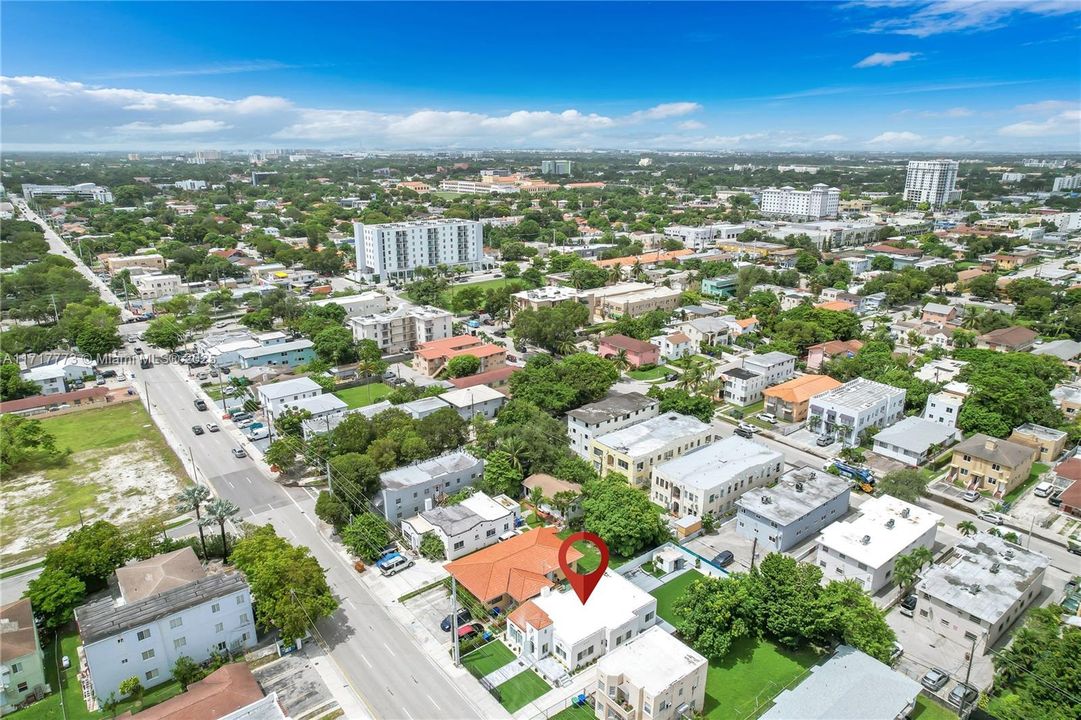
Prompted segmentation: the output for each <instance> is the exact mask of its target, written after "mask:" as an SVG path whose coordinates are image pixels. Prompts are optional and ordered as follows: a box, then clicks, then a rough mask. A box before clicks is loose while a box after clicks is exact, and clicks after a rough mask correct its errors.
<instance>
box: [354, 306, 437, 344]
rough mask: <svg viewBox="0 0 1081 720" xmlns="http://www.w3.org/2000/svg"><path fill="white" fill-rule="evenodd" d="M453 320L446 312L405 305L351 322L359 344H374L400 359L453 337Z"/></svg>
mask: <svg viewBox="0 0 1081 720" xmlns="http://www.w3.org/2000/svg"><path fill="white" fill-rule="evenodd" d="M452 320H453V316H452V315H451V314H450V313H449V312H447V311H446V310H440V309H439V308H437V307H431V306H428V305H409V304H408V303H403V304H402V305H400V306H398V307H397V308H394V309H393V310H388V311H387V312H380V313H374V314H372V315H359V316H357V317H353V318H350V319H349V326H350V327H351V328H352V330H353V337H354V339H356V340H357V341H358V342H359V341H361V340H374V341H375V344H376V345H378V346H379V349H380V350H381V351H382V352H383V354H384V355H397V354H400V353H404V352H408V351H410V350H413V349H414V348H416V346H417V345H418V344H420V343H425V342H431V341H432V340H443V339H445V338H449V337H451V335H453V331H452Z"/></svg>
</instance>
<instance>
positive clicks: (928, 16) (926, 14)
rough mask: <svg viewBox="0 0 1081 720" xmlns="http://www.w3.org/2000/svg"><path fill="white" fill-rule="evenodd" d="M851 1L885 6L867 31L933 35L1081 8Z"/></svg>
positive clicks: (1039, 0) (1049, 0)
mask: <svg viewBox="0 0 1081 720" xmlns="http://www.w3.org/2000/svg"><path fill="white" fill-rule="evenodd" d="M849 5H862V6H865V7H870V8H874V9H878V10H882V9H886V10H887V12H889V13H890V17H885V18H881V19H879V20H876V21H874V22H873V23H872V24H871V26H870V27H869V28H867V30H868V32H876V33H893V34H897V35H910V36H913V37H920V38H923V37H930V36H932V35H940V34H943V33H953V32H985V31H988V30H995V29H997V28H1001V27H1005V26H1006V25H1008V24H1009V20H1010V18H1011V17H1012V16H1014V15H1021V14H1032V15H1041V16H1059V15H1069V14H1073V13H1077V12H1081V4H1079V3H1078V2H1077V0H934V1H932V2H928V0H907V1H905V0H901V1H898V0H886V2H883V1H882V0H864V1H862V2H853V3H850V4H849Z"/></svg>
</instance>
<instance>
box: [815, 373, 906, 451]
mask: <svg viewBox="0 0 1081 720" xmlns="http://www.w3.org/2000/svg"><path fill="white" fill-rule="evenodd" d="M904 412H905V391H904V390H903V389H902V388H896V387H893V386H892V385H885V384H883V383H879V382H875V381H873V380H867V379H865V378H856V379H855V380H850V381H849V382H847V383H845V384H844V385H842V386H841V387H839V388H836V389H834V390H829V391H828V392H824V393H822V394H821V395H816V396H814V397H813V398H811V400H810V402H809V403H808V410H807V423H808V425H809V426H811V428H812V429H813V430H814V431H815V432H821V433H822V434H824V435H832V436H833V437H835V438H836V439H838V440H841V441H843V442H845V443H847V444H849V445H855V444H857V442H858V439H859V436H860V433H861V432H863V431H864V430H866V429H867V428H869V427H879V428H882V427H886V426H888V425H892V424H893V423H895V422H897V421H898V420H900V419H901V416H902V415H904ZM815 418H817V420H816V419H815Z"/></svg>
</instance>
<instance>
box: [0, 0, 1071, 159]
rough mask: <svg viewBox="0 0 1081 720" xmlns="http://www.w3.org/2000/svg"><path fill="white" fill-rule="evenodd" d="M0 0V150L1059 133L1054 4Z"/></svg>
mask: <svg viewBox="0 0 1081 720" xmlns="http://www.w3.org/2000/svg"><path fill="white" fill-rule="evenodd" d="M4 6H5V23H4V25H3V28H2V29H0V38H2V41H3V49H2V51H0V54H2V59H3V65H4V75H3V76H2V77H0V103H2V109H3V116H4V117H3V122H2V125H3V138H4V139H3V145H4V148H5V150H7V151H9V152H10V151H29V150H44V151H80V150H86V151H101V150H116V151H121V150H128V151H139V150H143V151H147V150H163V151H168V150H182V149H194V148H199V147H214V148H219V149H223V150H230V149H252V148H261V147H262V148H265V147H302V148H312V149H327V150H354V151H384V152H394V151H433V150H435V151H438V150H452V151H453V150H460V151H466V150H509V151H515V150H520V151H551V152H559V151H562V152H574V151H587V150H592V151H608V150H640V151H700V152H724V151H736V152H761V151H775V152H792V153H799V152H828V151H842V152H851V153H856V152H862V153H875V152H899V153H920V154H941V155H949V154H952V155H965V154H975V153H983V154H986V153H994V152H999V153H1039V152H1078V151H1081V101H1079V100H1078V96H1079V92H1078V89H1079V86H1081V72H1079V71H1078V68H1077V66H1076V64H1074V65H1072V66H1071V64H1070V63H1068V62H1067V63H1063V62H1061V58H1062V56H1063V53H1061V52H1059V49H1061V50H1066V51H1067V52H1066V53H1065V54H1069V50H1068V48H1069V47H1072V46H1076V44H1077V42H1078V41H1079V40H1081V24H1079V23H1081V5H1078V4H1076V3H1069V2H1057V1H1052V2H1046V1H1039V2H1028V1H1025V0H1022V1H1020V2H1015V3H1009V4H1004V3H981V4H975V5H966V4H963V3H961V4H958V3H950V2H937V1H935V2H929V1H928V0H900V1H899V2H889V3H879V2H875V1H874V0H866V1H859V2H847V3H710V4H707V3H666V4H647V3H576V4H573V5H572V4H569V3H550V4H542V3H515V4H510V5H507V4H485V3H477V4H470V5H464V4H452V3H410V4H408V5H406V4H383V3H354V4H347V3H343V4H323V3H309V4H304V5H303V6H299V5H296V4H293V3H264V4H256V3H227V4H215V5H213V6H206V7H204V6H202V5H196V4H181V3H152V4H137V5H129V4H70V3H46V4H30V3H10V2H7V3H4ZM210 7H213V8H214V11H213V13H211V12H209V8H210ZM300 7H303V12H302V13H298V9H299V8H300ZM572 7H573V8H574V11H573V13H572V14H570V13H566V12H564V11H566V10H567V9H568V8H572ZM614 7H618V8H619V10H620V12H618V13H613V12H611V11H612V8H614ZM256 8H258V10H257V11H256V10H255V9H256ZM540 10H544V11H546V12H540ZM418 17H420V18H422V19H423V20H424V21H423V22H419V23H418V22H417V20H418ZM61 18H62V20H63V21H61ZM733 25H739V26H741V27H746V28H761V29H762V30H761V31H760V32H745V31H737V32H733V31H731V30H728V29H727V28H728V27H731V26H733ZM816 26H818V27H821V30H820V31H819V32H818V33H815V32H814V30H808V28H814V27H816ZM88 27H91V28H94V30H95V32H94V33H86V32H83V31H84V30H85V29H86V28H88ZM342 27H350V28H358V29H359V30H358V32H356V33H353V34H348V35H344V36H343V35H341V34H339V33H335V34H333V35H330V36H328V34H327V33H328V28H342ZM370 27H377V28H378V29H379V32H374V33H371V32H369V33H367V34H365V32H364V29H365V28H370ZM508 27H518V28H521V31H522V33H523V38H524V39H526V40H529V41H530V42H529V43H519V45H518V46H513V45H511V44H510V43H509V41H507V40H505V37H506V34H507V28H508ZM237 28H243V29H244V32H245V33H246V35H247V36H250V37H252V38H263V39H266V38H269V39H271V40H273V42H266V43H262V44H260V43H256V44H257V45H261V47H260V48H259V50H257V51H249V50H247V49H246V48H241V47H238V46H239V45H242V44H243V43H237V42H236V34H237ZM581 28H589V32H588V33H586V34H584V35H583V34H581V33H580V30H581ZM643 28H647V29H651V30H652V31H653V35H652V36H650V37H644V38H642V44H641V48H636V47H635V39H636V37H637V36H636V34H635V33H639V34H640V33H641V32H642V29H643ZM708 28H718V29H715V30H709V29H708ZM282 29H288V31H289V33H290V35H289V36H282V35H280V31H281V30H282ZM276 32H277V33H278V34H274V33H276ZM448 37H449V38H451V39H455V38H473V39H474V41H473V42H465V43H463V42H452V43H446V42H445V38H448ZM485 37H490V38H493V39H494V40H493V42H492V43H491V44H486V43H485V42H484V41H483V38H485ZM343 38H344V39H346V40H352V41H353V42H352V43H351V44H350V43H349V42H345V41H343ZM282 40H288V42H282ZM534 40H545V41H546V44H545V45H543V46H542V47H539V48H538V47H531V46H529V45H531V44H532V41H534ZM587 42H588V44H586V43H587ZM440 43H444V44H445V46H446V49H445V50H444V49H441V45H440ZM564 45H565V46H566V47H564ZM1004 47H1008V48H1009V50H1010V51H1009V52H1004V51H1003V48H1004ZM433 48H434V49H433ZM76 58H77V61H76V60H75V59H76ZM621 65H623V66H624V67H626V70H625V71H621V70H620V66H621Z"/></svg>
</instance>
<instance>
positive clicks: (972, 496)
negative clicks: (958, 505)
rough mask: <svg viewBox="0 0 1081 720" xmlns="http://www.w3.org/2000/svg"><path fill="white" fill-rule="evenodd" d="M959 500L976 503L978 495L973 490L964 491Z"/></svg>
mask: <svg viewBox="0 0 1081 720" xmlns="http://www.w3.org/2000/svg"><path fill="white" fill-rule="evenodd" d="M961 499H962V500H964V501H965V502H976V501H977V500H979V499H980V494H979V493H978V492H976V491H975V490H965V494H964V495H962V496H961Z"/></svg>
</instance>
